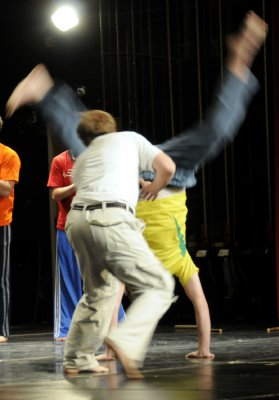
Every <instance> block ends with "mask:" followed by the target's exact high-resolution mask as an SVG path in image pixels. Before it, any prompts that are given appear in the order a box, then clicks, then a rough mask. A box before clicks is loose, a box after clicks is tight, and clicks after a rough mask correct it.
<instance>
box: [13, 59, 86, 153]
mask: <svg viewBox="0 0 279 400" xmlns="http://www.w3.org/2000/svg"><path fill="white" fill-rule="evenodd" d="M26 105H32V106H33V107H34V108H35V109H36V110H38V111H39V112H40V113H41V114H42V117H43V118H44V120H45V122H46V123H47V124H48V126H49V127H50V128H51V131H52V134H53V135H54V136H55V137H57V138H58V140H59V141H60V142H62V144H63V145H64V146H65V147H66V148H68V149H71V150H72V152H73V154H74V155H75V156H78V155H79V154H80V153H81V152H82V151H83V150H84V149H85V145H84V144H83V143H82V141H81V140H80V138H79V137H78V135H77V131H76V128H77V124H78V121H79V113H80V112H81V111H85V110H86V107H85V105H84V104H83V103H82V101H81V100H80V98H79V97H78V96H77V94H76V93H75V92H74V91H73V90H72V89H71V88H70V87H69V86H68V85H67V84H65V83H60V84H57V83H56V82H54V80H53V79H52V77H51V76H50V74H49V72H48V70H47V68H46V67H45V66H44V65H43V64H38V65H37V66H36V67H35V68H33V70H32V71H31V72H30V74H29V75H27V76H26V78H24V79H23V80H22V81H21V82H20V83H19V84H18V85H17V86H16V88H15V89H14V91H13V92H12V94H11V96H10V98H9V99H8V101H7V104H6V115H7V117H11V116H12V114H13V113H14V112H15V111H16V110H17V109H18V108H19V107H22V106H26Z"/></svg>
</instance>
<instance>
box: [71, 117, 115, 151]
mask: <svg viewBox="0 0 279 400" xmlns="http://www.w3.org/2000/svg"><path fill="white" fill-rule="evenodd" d="M116 131H117V124H116V121H115V119H114V117H113V116H112V115H111V114H109V113H107V112H105V111H102V110H90V111H85V112H83V113H81V115H80V121H79V124H78V127H77V132H78V135H79V137H80V138H81V140H82V141H83V143H84V144H85V145H86V146H87V145H88V144H89V143H90V142H91V141H92V140H93V139H94V137H96V136H99V135H103V134H105V133H112V132H116Z"/></svg>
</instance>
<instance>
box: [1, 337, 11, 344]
mask: <svg viewBox="0 0 279 400" xmlns="http://www.w3.org/2000/svg"><path fill="white" fill-rule="evenodd" d="M8 340H9V339H8V338H7V336H0V344H2V343H7V341H8Z"/></svg>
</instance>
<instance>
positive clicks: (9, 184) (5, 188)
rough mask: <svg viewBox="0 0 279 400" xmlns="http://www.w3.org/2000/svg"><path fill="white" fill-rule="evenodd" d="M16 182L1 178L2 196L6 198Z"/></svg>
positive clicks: (0, 192)
mask: <svg viewBox="0 0 279 400" xmlns="http://www.w3.org/2000/svg"><path fill="white" fill-rule="evenodd" d="M15 184H16V182H15V181H6V180H3V179H0V197H1V198H3V199H5V198H6V197H9V195H10V194H11V192H12V190H13V188H14V186H15Z"/></svg>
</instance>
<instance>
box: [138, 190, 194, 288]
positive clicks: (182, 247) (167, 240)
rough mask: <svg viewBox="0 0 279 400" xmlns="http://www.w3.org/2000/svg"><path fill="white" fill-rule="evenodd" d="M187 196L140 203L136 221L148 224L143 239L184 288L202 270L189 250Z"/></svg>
mask: <svg viewBox="0 0 279 400" xmlns="http://www.w3.org/2000/svg"><path fill="white" fill-rule="evenodd" d="M186 215H187V207H186V193H185V191H184V192H179V193H178V194H174V195H171V196H168V197H165V198H162V199H156V200H154V201H139V202H138V205H137V209H136V216H137V218H139V219H141V220H143V222H144V223H145V229H144V232H143V234H144V237H145V239H146V241H147V243H148V245H149V247H150V248H151V249H152V251H153V252H154V254H155V255H156V256H157V257H158V258H159V260H160V261H161V262H162V264H163V266H164V267H165V268H166V270H168V271H169V272H170V273H171V274H172V275H175V276H176V277H177V278H178V279H179V281H180V283H181V284H182V286H184V285H185V284H186V283H187V282H188V280H189V279H190V278H191V277H192V276H193V275H194V274H195V273H196V272H198V271H199V269H198V268H197V267H196V265H195V264H194V262H193V260H192V258H191V256H190V254H189V252H188V251H187V247H186V241H185V233H186Z"/></svg>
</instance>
